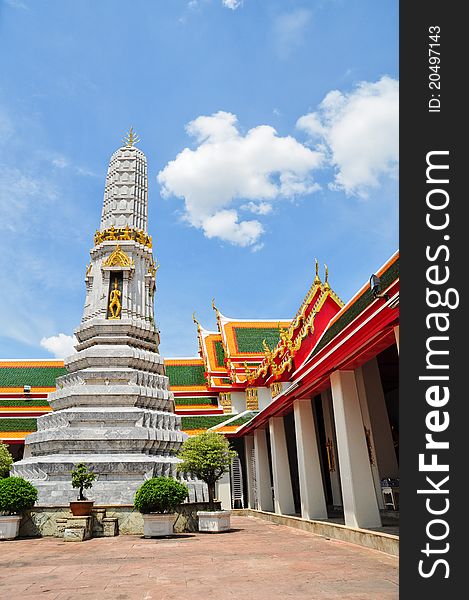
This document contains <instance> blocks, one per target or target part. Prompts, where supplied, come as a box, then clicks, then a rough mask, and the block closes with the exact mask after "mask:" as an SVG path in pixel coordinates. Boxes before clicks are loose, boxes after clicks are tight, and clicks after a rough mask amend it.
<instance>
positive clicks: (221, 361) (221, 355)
mask: <svg viewBox="0 0 469 600" xmlns="http://www.w3.org/2000/svg"><path fill="white" fill-rule="evenodd" d="M215 354H216V357H217V367H224V366H225V350H224V349H223V344H222V343H221V342H215Z"/></svg>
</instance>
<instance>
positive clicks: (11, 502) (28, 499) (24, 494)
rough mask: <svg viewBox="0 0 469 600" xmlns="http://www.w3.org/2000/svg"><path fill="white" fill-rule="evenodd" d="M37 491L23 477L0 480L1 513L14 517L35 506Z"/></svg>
mask: <svg viewBox="0 0 469 600" xmlns="http://www.w3.org/2000/svg"><path fill="white" fill-rule="evenodd" d="M36 500H37V489H36V488H35V487H34V486H33V485H32V484H31V483H29V481H26V479H23V478H22V477H5V479H0V513H4V514H7V515H14V514H17V513H22V512H24V511H25V510H28V509H30V508H32V507H33V506H34V503H35V502H36Z"/></svg>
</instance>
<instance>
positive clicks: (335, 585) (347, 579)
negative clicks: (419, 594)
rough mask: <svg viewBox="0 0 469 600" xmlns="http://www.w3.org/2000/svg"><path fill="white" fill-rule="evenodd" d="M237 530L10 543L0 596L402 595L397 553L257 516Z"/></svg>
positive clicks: (345, 598)
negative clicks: (162, 536) (167, 536)
mask: <svg viewBox="0 0 469 600" xmlns="http://www.w3.org/2000/svg"><path fill="white" fill-rule="evenodd" d="M231 525H232V527H233V530H232V531H231V532H229V533H222V534H199V533H197V534H182V535H178V536H174V537H172V538H166V539H149V540H146V539H143V538H141V537H139V536H136V535H125V536H119V537H115V538H97V539H92V540H88V541H86V542H82V543H73V542H64V541H62V540H60V539H57V538H42V539H18V540H14V541H3V542H0V599H1V600H18V599H24V600H27V599H33V598H34V599H41V600H67V599H73V600H75V599H77V600H78V599H80V600H108V599H109V600H111V599H112V600H133V599H139V600H206V599H212V598H213V599H214V600H228V599H230V600H233V599H236V600H275V599H277V598H279V599H280V598H281V599H283V598H294V599H295V600H316V599H323V598H324V599H333V598H335V599H337V598H340V599H342V600H388V599H397V598H398V559H397V557H395V556H390V555H387V554H383V553H381V552H378V551H376V550H369V549H367V548H362V547H360V546H355V545H352V544H348V543H346V542H340V541H337V540H328V539H326V538H323V537H320V536H316V535H314V534H311V533H307V532H304V531H300V530H298V529H293V528H290V527H286V526H284V525H275V524H273V523H267V522H265V521H262V520H260V519H256V518H253V517H232V518H231Z"/></svg>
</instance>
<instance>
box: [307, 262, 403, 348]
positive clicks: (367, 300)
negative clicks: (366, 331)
mask: <svg viewBox="0 0 469 600" xmlns="http://www.w3.org/2000/svg"><path fill="white" fill-rule="evenodd" d="M398 277H399V259H397V260H396V261H395V262H393V263H392V265H390V266H389V268H388V269H387V270H386V271H385V272H384V273H383V274H382V275H381V277H380V279H381V285H382V288H383V289H386V288H387V287H388V286H389V285H391V283H392V282H393V281H395V280H396V279H397V278H398ZM374 299H375V298H374V297H373V294H372V293H371V290H370V288H368V289H367V290H365V292H364V293H363V294H362V295H361V296H360V297H359V298H357V300H356V301H355V302H354V303H353V304H352V305H351V306H350V307H349V308H348V309H347V310H346V311H345V312H344V314H343V315H342V316H341V317H340V318H339V319H337V321H336V322H335V323H333V325H331V327H329V329H328V330H327V331H326V332H325V334H324V335H323V337H322V338H321V340H320V341H319V344H318V345H317V346H316V348H315V349H314V352H313V354H312V356H314V355H315V354H317V353H318V352H319V350H321V349H322V348H324V346H325V345H326V344H328V343H329V342H330V341H331V340H332V339H333V338H334V337H335V336H336V335H337V334H339V333H340V332H341V331H342V329H344V328H345V327H346V326H347V325H348V324H349V323H351V322H352V321H353V320H354V319H356V318H357V317H358V315H359V314H360V313H362V312H363V311H364V310H365V308H367V306H369V305H370V304H371V303H372V302H373V300H374Z"/></svg>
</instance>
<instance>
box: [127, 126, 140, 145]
mask: <svg viewBox="0 0 469 600" xmlns="http://www.w3.org/2000/svg"><path fill="white" fill-rule="evenodd" d="M139 141H140V138H139V137H138V135H137V134H136V133H134V128H133V127H131V128H130V129H129V133H128V134H127V135H126V136H125V137H124V139H123V142H124V143H125V145H126V146H127V147H128V148H132V146H133V145H134V144H138V142H139Z"/></svg>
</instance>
